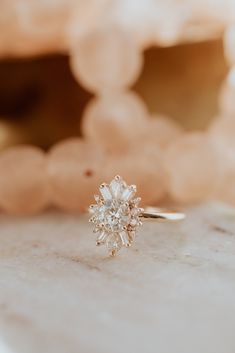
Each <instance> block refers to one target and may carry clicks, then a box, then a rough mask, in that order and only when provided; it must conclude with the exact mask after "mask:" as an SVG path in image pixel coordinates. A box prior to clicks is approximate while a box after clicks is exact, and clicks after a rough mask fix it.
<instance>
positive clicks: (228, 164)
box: [216, 148, 235, 206]
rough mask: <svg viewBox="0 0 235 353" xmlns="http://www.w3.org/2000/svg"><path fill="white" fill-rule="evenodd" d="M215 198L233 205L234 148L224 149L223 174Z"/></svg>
mask: <svg viewBox="0 0 235 353" xmlns="http://www.w3.org/2000/svg"><path fill="white" fill-rule="evenodd" d="M216 197H217V199H219V200H221V201H223V202H225V203H229V204H231V205H234V206H235V148H233V149H231V148H228V149H227V150H225V153H224V158H223V176H222V179H221V182H220V184H219V187H218V190H217V192H216Z"/></svg>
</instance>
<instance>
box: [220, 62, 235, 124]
mask: <svg viewBox="0 0 235 353" xmlns="http://www.w3.org/2000/svg"><path fill="white" fill-rule="evenodd" d="M234 101H235V67H234V68H232V69H231V70H230V72H229V74H228V77H227V80H226V82H225V84H224V86H223V88H222V90H221V93H220V110H221V114H222V115H228V116H233V117H234V116H235V104H234Z"/></svg>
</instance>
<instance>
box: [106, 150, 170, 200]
mask: <svg viewBox="0 0 235 353" xmlns="http://www.w3.org/2000/svg"><path fill="white" fill-rule="evenodd" d="M117 174H119V175H121V176H122V177H123V178H124V180H125V181H126V182H127V183H128V184H135V185H136V186H137V190H138V196H140V197H141V198H142V205H144V206H146V205H154V204H156V203H158V202H159V201H161V200H162V199H163V198H164V196H165V195H166V182H167V181H166V175H165V170H164V165H163V156H162V152H161V151H160V149H159V148H158V147H157V146H154V145H148V144H143V145H140V146H139V147H138V146H133V148H132V149H131V150H130V151H129V152H128V153H127V154H125V155H122V156H120V157H119V158H112V156H111V157H110V159H109V161H108V162H107V168H106V175H107V176H106V181H109V180H111V179H112V178H113V177H114V176H115V175H117Z"/></svg>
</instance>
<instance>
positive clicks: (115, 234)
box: [89, 175, 142, 256]
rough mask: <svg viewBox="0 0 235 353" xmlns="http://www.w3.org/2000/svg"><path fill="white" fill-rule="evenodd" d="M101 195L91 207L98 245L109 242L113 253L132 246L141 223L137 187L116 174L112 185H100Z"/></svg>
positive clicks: (91, 220) (110, 251)
mask: <svg viewBox="0 0 235 353" xmlns="http://www.w3.org/2000/svg"><path fill="white" fill-rule="evenodd" d="M99 190H100V193H101V196H98V195H95V196H94V197H95V201H96V204H95V205H91V206H90V207H89V211H90V212H91V213H92V217H91V218H90V222H91V223H94V224H95V228H94V232H95V233H97V234H98V235H97V239H96V245H97V246H100V245H104V244H106V246H107V249H108V252H109V254H110V255H111V256H115V255H116V253H117V252H118V251H119V250H120V249H121V248H122V247H126V248H127V247H130V246H131V244H132V242H133V240H134V238H135V234H136V231H137V228H138V227H139V226H140V225H141V222H140V214H141V212H142V209H141V208H139V203H140V200H141V199H140V198H139V197H138V198H134V195H135V193H136V186H135V185H130V186H128V185H127V184H126V182H125V181H124V180H123V179H122V178H121V177H120V176H119V175H116V176H115V177H114V179H113V180H112V181H111V182H110V184H106V183H102V184H101V185H100V187H99Z"/></svg>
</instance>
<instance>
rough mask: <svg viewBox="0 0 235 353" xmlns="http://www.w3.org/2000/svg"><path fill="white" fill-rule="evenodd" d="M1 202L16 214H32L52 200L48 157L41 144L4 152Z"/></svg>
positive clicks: (0, 182) (1, 175) (0, 177)
mask: <svg viewBox="0 0 235 353" xmlns="http://www.w3.org/2000/svg"><path fill="white" fill-rule="evenodd" d="M0 170H1V172H0V205H1V207H2V208H3V209H4V210H5V211H7V212H9V213H15V214H30V213H35V212H38V211H40V210H42V209H43V208H44V207H45V206H46V205H47V204H48V203H49V197H50V194H49V189H48V180H47V173H46V158H45V155H44V153H43V151H41V150H40V149H39V148H36V147H32V146H17V147H11V148H9V149H7V150H5V151H4V152H2V153H1V154H0Z"/></svg>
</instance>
